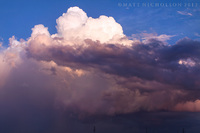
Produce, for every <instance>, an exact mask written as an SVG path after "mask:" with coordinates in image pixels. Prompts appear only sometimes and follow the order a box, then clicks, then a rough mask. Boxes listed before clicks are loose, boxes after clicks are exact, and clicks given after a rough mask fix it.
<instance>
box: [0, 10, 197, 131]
mask: <svg viewBox="0 0 200 133" xmlns="http://www.w3.org/2000/svg"><path fill="white" fill-rule="evenodd" d="M56 22H57V26H56V28H57V31H58V33H56V34H53V35H51V34H50V33H49V31H48V28H47V27H45V26H43V25H42V24H39V25H36V26H34V27H33V28H32V34H31V36H30V37H29V38H28V39H27V40H23V39H21V40H19V41H18V40H17V39H15V37H14V36H13V37H11V38H10V39H9V41H10V44H9V47H7V48H4V49H3V48H1V49H2V50H1V52H0V68H1V69H0V75H1V79H0V92H1V95H2V96H1V100H0V106H1V108H2V111H1V114H0V116H2V117H5V118H6V119H7V118H8V117H9V118H10V119H12V121H13V122H14V123H15V122H16V121H17V120H20V121H19V125H20V122H21V123H23V124H24V123H26V120H28V119H33V123H34V122H35V123H37V122H41V124H42V125H43V123H46V124H47V125H46V126H50V125H54V124H55V123H56V122H58V123H62V121H64V120H63V119H62V118H61V117H63V114H65V113H61V114H62V115H61V116H58V114H57V113H58V112H60V111H61V110H62V111H61V112H67V113H69V114H76V115H77V114H78V116H79V117H80V118H82V117H86V116H88V117H92V116H97V115H104V116H114V115H120V114H131V113H135V112H140V111H145V112H152V111H178V112H179V111H188V112H199V111H200V108H199V106H200V102H199V97H200V83H199V80H200V69H199V67H200V64H199V61H200V56H199V53H200V42H199V41H196V40H191V39H189V38H187V37H186V38H183V39H181V40H177V42H176V43H175V44H168V43H167V40H169V39H170V37H172V36H169V35H164V34H163V35H160V36H155V35H153V36H149V35H150V34H149V35H148V37H147V36H146V37H145V38H143V40H139V39H136V38H134V39H129V37H127V36H126V35H124V34H123V30H122V27H121V25H120V24H119V23H117V22H116V21H115V20H114V18H112V17H107V16H100V17H99V18H91V17H88V16H87V14H86V13H85V12H84V11H83V10H82V9H80V8H78V7H71V8H69V9H68V11H67V13H64V14H63V15H62V16H61V17H59V18H58V19H57V20H56ZM9 110H16V115H14V117H11V116H9V115H10V114H12V113H13V112H12V113H9ZM33 110H35V111H33ZM58 110H59V111H58ZM23 112H25V114H24V116H23V117H21V118H19V117H20V116H21V115H22V114H23ZM45 112H48V113H45ZM43 114H45V115H43ZM34 115H36V116H37V117H36V119H34ZM38 116H42V117H38ZM37 119H38V120H37ZM42 122H43V123H42ZM1 123H3V122H1ZM9 124H12V123H7V124H6V123H4V125H5V126H9ZM15 124H16V123H15ZM20 126H22V125H20ZM20 126H16V129H13V130H15V131H16V130H17V131H19V132H23V131H21V130H22V128H20ZM27 126H28V127H29V126H30V125H27ZM43 126H44V125H43ZM59 126H60V125H56V126H55V127H54V128H55V129H53V127H52V129H49V130H52V132H56V128H57V127H59ZM61 126H62V125H61ZM5 128H6V127H5ZM18 128H19V129H18ZM31 128H32V125H31ZM43 128H44V127H43ZM10 130H11V129H9V128H6V129H3V131H10ZM26 131H28V128H27V130H26ZM35 131H41V132H42V131H43V130H42V127H41V128H39V127H38V128H36V129H35V130H33V131H32V132H35ZM45 131H46V130H45ZM46 132H48V131H46Z"/></svg>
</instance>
